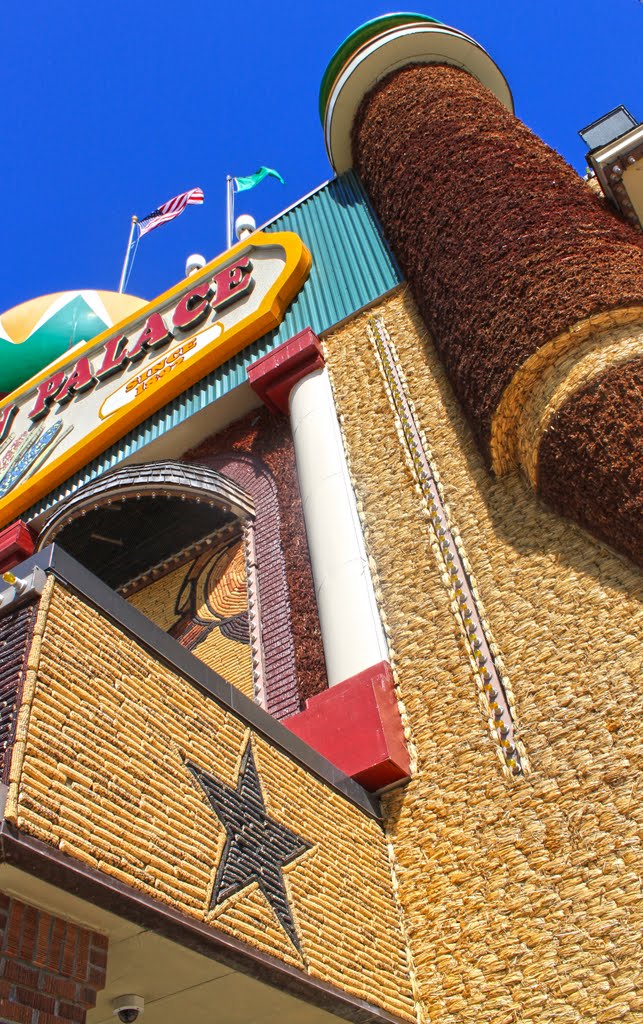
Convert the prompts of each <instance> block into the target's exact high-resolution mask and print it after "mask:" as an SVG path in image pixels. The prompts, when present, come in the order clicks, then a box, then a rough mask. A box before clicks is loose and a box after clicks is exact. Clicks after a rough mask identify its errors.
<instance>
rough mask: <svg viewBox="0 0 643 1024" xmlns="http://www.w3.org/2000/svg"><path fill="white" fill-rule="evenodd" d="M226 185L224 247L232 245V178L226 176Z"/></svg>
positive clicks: (227, 247)
mask: <svg viewBox="0 0 643 1024" xmlns="http://www.w3.org/2000/svg"><path fill="white" fill-rule="evenodd" d="M226 183H227V187H228V191H227V196H226V249H229V248H230V247H231V245H232V222H233V220H234V178H232V177H231V176H230V175H229V174H228V176H227V177H226Z"/></svg>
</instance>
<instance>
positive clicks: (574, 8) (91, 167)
mask: <svg viewBox="0 0 643 1024" xmlns="http://www.w3.org/2000/svg"><path fill="white" fill-rule="evenodd" d="M390 9H391V8H390V7H388V6H387V5H386V4H382V3H381V2H379V0H348V2H347V0H343V2H339V0H326V2H324V0H320V2H319V3H316V4H310V3H290V2H287V3H283V2H282V3H275V2H274V0H273V2H272V3H270V2H268V0H264V2H259V0H246V2H245V3H243V2H239V0H238V2H236V3H226V4H223V3H220V2H219V3H216V2H215V3H196V2H195V0H182V2H174V3H170V2H169V0H89V2H87V0H84V2H81V0H58V2H53V0H30V2H28V3H24V4H19V3H18V0H5V2H4V3H3V4H2V12H1V13H0V29H1V31H0V40H1V41H0V51H1V60H0V83H1V94H2V103H1V107H0V122H1V124H2V140H3V156H2V161H1V164H0V166H1V170H0V176H1V181H2V225H3V231H2V242H3V249H4V259H3V272H2V278H1V281H0V310H6V309H8V308H10V307H11V306H14V305H16V304H17V303H19V302H22V301H24V300H26V299H28V298H32V297H34V296H36V295H42V294H45V293H48V292H54V291H60V290H64V289H67V288H81V287H84V288H104V289H113V290H116V288H117V285H118V278H119V274H120V267H121V263H122V259H123V254H124V249H125V243H126V240H127V233H128V230H129V224H130V219H131V215H132V214H133V213H136V214H138V215H139V216H141V217H142V216H144V215H145V214H147V213H149V212H150V211H151V210H153V209H154V208H155V207H156V206H158V205H159V204H160V203H162V202H164V201H165V200H166V199H169V198H171V197H172V196H174V195H176V194H177V193H179V192H182V191H184V190H186V189H188V188H191V187H193V186H197V185H199V186H201V187H202V188H203V189H204V191H205V195H206V202H205V204H204V205H203V206H202V207H191V208H188V209H187V210H186V211H185V213H184V214H183V215H182V216H181V217H180V218H178V219H177V220H176V221H174V222H172V223H171V224H169V225H166V226H164V227H161V228H159V229H157V230H156V231H154V232H152V233H151V234H150V235H148V236H146V237H145V238H144V239H143V240H142V242H141V245H140V248H139V252H138V256H137V260H136V264H135V266H134V270H133V273H132V276H131V279H130V284H129V288H128V291H130V292H131V293H133V294H138V295H141V296H143V297H146V298H152V297H153V296H154V295H156V294H158V293H159V292H160V291H162V290H163V289H164V288H166V287H168V286H169V285H171V284H172V283H174V282H175V281H177V280H179V279H180V278H181V277H182V276H183V267H184V263H185V257H186V256H187V255H188V253H190V252H195V251H196V252H202V253H204V254H205V255H206V256H207V257H208V258H209V259H210V258H212V257H213V256H215V255H216V254H217V253H218V252H220V251H221V250H222V249H223V248H224V223H225V220H224V218H225V212H224V211H225V206H224V200H225V176H226V174H227V173H230V174H233V175H247V174H251V173H252V172H253V171H255V170H256V169H257V167H258V166H259V165H260V164H267V165H268V166H271V167H275V168H277V169H278V170H279V171H280V172H281V174H282V175H283V176H284V178H285V179H286V186H285V187H284V186H281V185H280V184H279V183H278V182H276V181H274V180H272V179H269V180H267V181H266V182H264V183H263V184H262V185H260V186H259V187H258V188H257V189H255V190H253V191H252V192H246V193H245V194H244V196H243V197H240V199H241V198H243V200H244V202H243V205H241V204H239V208H238V211H237V212H248V213H252V214H253V215H254V216H255V217H256V218H257V221H258V222H259V223H261V222H262V221H264V220H267V219H269V218H271V217H273V216H274V215H275V214H276V213H278V212H279V211H280V210H281V209H283V208H284V207H286V206H289V205H290V204H291V203H293V202H294V201H296V200H297V199H298V198H299V197H300V196H302V195H303V194H305V193H306V192H308V191H310V190H311V189H312V188H314V187H315V186H316V185H318V184H320V183H321V182H322V181H324V180H326V179H327V178H328V177H330V176H331V170H330V167H329V164H328V162H327V159H326V155H325V151H324V145H323V137H322V131H321V127H320V124H319V120H318V115H317V96H318V89H319V83H320V81H321V76H322V74H323V71H324V69H325V67H326V64H327V62H328V60H329V58H330V56H331V55H332V53H333V52H334V50H335V49H336V47H337V46H338V45H339V44H340V43H341V42H342V40H343V39H344V38H345V37H346V36H347V35H348V34H349V33H350V32H351V31H352V30H353V29H355V28H356V27H357V26H358V25H360V24H361V23H362V22H364V21H367V20H368V19H369V18H372V17H375V16H377V15H379V14H384V13H386V12H387V11H389V10H390ZM393 9H395V8H393ZM408 9H409V10H416V11H419V12H421V13H424V14H430V15H432V16H433V17H436V18H438V19H440V20H442V21H444V22H446V23H447V24H451V25H454V26H456V27H457V28H460V29H462V30H463V31H465V32H467V33H468V34H469V35H472V36H474V38H475V39H477V40H478V42H480V43H481V44H482V45H483V46H484V47H485V48H486V49H487V50H488V51H489V52H490V54H491V56H492V57H493V58H494V59H495V60H496V62H497V63H498V64H499V65H500V67H501V69H502V70H503V72H504V73H505V75H506V77H507V79H508V81H509V84H510V86H511V88H512V90H513V94H514V98H515V102H516V111H517V113H518V115H519V116H520V117H521V118H522V119H523V120H524V121H526V123H527V124H528V125H529V126H530V127H531V128H533V129H534V130H535V131H536V132H537V133H538V134H539V135H541V136H542V137H543V138H544V139H545V140H546V141H547V142H548V143H550V144H551V145H552V146H554V148H556V149H557V150H558V151H559V152H561V153H562V154H563V155H564V156H565V157H566V158H567V159H568V160H569V161H570V162H571V163H572V164H573V165H574V166H575V167H576V168H577V169H578V170H581V171H582V169H583V168H584V158H583V153H584V149H583V145H582V143H581V141H580V139H579V138H578V136H577V134H576V132H577V130H578V129H579V128H582V127H584V126H585V125H586V124H588V123H589V122H590V121H593V120H594V119H595V118H597V117H599V116H600V115H601V114H603V113H606V112H607V111H608V110H609V109H611V108H612V107H614V106H616V105H618V104H619V103H624V104H625V105H626V106H627V107H629V109H630V110H631V111H632V113H633V114H634V115H635V117H637V118H638V119H639V120H643V86H642V82H643V75H642V74H641V52H642V50H643V46H642V43H643V3H642V2H641V0H585V2H581V0H542V2H539V3H536V2H532V0H513V2H509V0H495V2H491V3H482V2H480V0H435V2H432V3H431V4H430V5H429V4H425V3H423V2H418V3H415V4H413V5H412V6H410V7H409V8H408Z"/></svg>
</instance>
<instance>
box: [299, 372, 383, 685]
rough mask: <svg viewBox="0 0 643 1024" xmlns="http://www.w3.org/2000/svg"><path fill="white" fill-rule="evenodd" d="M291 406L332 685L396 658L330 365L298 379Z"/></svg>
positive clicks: (313, 568) (314, 577)
mask: <svg viewBox="0 0 643 1024" xmlns="http://www.w3.org/2000/svg"><path fill="white" fill-rule="evenodd" d="M289 405H290V424H291V428H292V434H293V439H294V445H295V456H296V459H297V472H298V475H299V487H300V491H301V499H302V504H303V510H304V521H305V523H306V533H307V535H308V547H309V550H310V560H311V563H312V571H313V580H314V583H315V593H316V595H317V607H318V609H319V622H320V626H321V633H322V642H323V645H324V655H325V658H326V669H327V672H328V683H329V685H330V686H334V685H336V684H337V683H342V682H343V681H344V680H345V679H349V678H350V677H351V676H354V675H356V674H357V673H358V672H362V671H363V670H364V669H367V668H370V667H371V666H372V665H376V664H378V663H379V662H381V661H388V649H387V644H386V638H385V636H384V630H383V629H382V623H381V620H380V615H379V611H378V608H377V603H376V601H375V593H374V591H373V583H372V580H371V574H370V570H369V566H368V560H367V557H366V550H365V547H364V537H363V534H362V528H361V524H360V521H359V517H358V514H357V507H356V504H355V495H354V493H353V487H352V484H351V481H350V477H349V475H348V467H347V465H346V458H345V456H344V448H343V445H342V438H341V434H340V430H339V424H338V422H337V414H336V412H335V404H334V402H333V395H332V391H331V387H330V382H329V380H328V374H327V372H326V370H325V369H321V370H315V372H314V373H311V374H309V376H307V377H304V378H303V379H302V380H300V381H298V382H297V383H296V384H295V385H294V386H293V388H292V390H291V392H290V400H289ZM294 611H295V612H296V609H294Z"/></svg>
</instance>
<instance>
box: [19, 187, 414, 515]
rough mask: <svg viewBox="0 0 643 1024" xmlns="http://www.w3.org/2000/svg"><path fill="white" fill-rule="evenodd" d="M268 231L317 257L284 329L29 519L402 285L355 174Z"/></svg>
mask: <svg viewBox="0 0 643 1024" xmlns="http://www.w3.org/2000/svg"><path fill="white" fill-rule="evenodd" d="M263 227H264V230H265V231H268V232H270V231H294V232H295V233H296V234H298V235H299V237H300V238H301V239H302V240H303V241H304V242H305V244H306V245H307V246H308V248H309V249H310V251H311V253H312V257H313V265H312V269H311V272H310V276H309V278H308V280H307V281H306V283H305V285H304V287H303V288H302V290H301V291H300V293H299V295H298V296H297V297H296V299H295V300H294V302H293V303H292V304H291V306H290V307H289V309H288V311H287V312H286V315H285V317H284V319H283V320H282V322H281V324H280V325H279V327H278V328H277V329H276V330H274V331H271V332H270V333H269V334H266V335H264V337H263V338H260V340H259V341H256V342H255V343H254V344H252V345H249V346H248V347H247V348H245V349H244V350H243V351H242V352H239V353H238V354H237V355H236V356H234V357H233V358H232V359H230V360H228V362H227V363H224V364H223V366H220V367H219V368H218V369H216V370H214V371H213V372H212V373H211V374H208V376H207V377H204V378H203V380H201V381H199V382H198V383H197V384H194V385H193V386H192V387H191V388H188V390H187V391H185V392H183V394H182V395H179V396H178V397H177V398H175V399H174V400H173V401H172V402H170V403H169V404H168V405H166V406H165V407H164V408H163V409H160V410H159V411H158V412H156V413H154V415H153V416H150V417H149V419H147V420H145V422H144V423H142V424H141V425H140V426H138V427H136V428H135V429H134V430H132V431H130V433H129V434H127V435H126V436H125V437H123V438H122V439H121V440H120V441H118V442H117V443H116V444H114V445H112V446H111V447H110V448H108V449H107V451H105V452H103V454H102V455H100V456H99V457H98V458H97V459H94V460H93V461H92V462H90V463H89V464H88V465H87V466H85V468H84V469H83V470H81V471H80V472H79V473H76V474H75V475H74V476H73V477H70V478H69V480H67V481H66V482H65V483H64V484H63V485H62V486H61V487H58V488H57V489H56V490H55V491H52V492H51V494H49V495H48V496H47V497H46V498H45V499H43V500H42V501H40V502H38V504H37V505H34V506H33V507H32V508H31V509H30V510H29V512H28V513H26V516H27V517H28V518H32V517H33V516H36V515H40V513H42V512H44V511H45V510H46V509H48V508H50V507H51V506H52V505H53V504H55V503H56V502H58V501H60V500H61V499H62V498H64V497H66V496H67V495H68V494H71V493H72V492H73V491H75V490H77V489H78V488H79V487H81V486H82V485H83V484H85V483H88V482H89V481H90V480H94V479H96V477H98V476H101V475H102V474H103V473H105V472H107V470H109V469H113V468H114V467H115V466H117V465H118V464H119V463H120V462H122V461H123V459H126V458H128V457H129V456H130V455H133V454H134V452H137V451H139V450H140V449H141V448H143V447H144V446H145V445H147V444H150V442H152V441H155V440H156V439H157V438H158V437H161V436H162V435H163V434H165V433H167V431H169V430H171V429H172V428H173V427H176V426H178V424H179V423H183V422H184V420H186V419H188V418H189V417H190V416H193V415H194V414H195V413H197V412H200V410H201V409H204V408H205V407H206V406H208V405H211V404H212V402H216V401H217V399H219V398H222V397H223V396H224V395H226V394H227V393H228V392H229V391H232V390H233V389H234V388H236V387H238V386H239V385H240V384H244V383H245V381H246V370H247V368H248V366H249V365H250V364H251V363H253V362H254V361H255V359H258V358H259V356H263V355H266V353H268V352H271V351H272V350H273V349H275V348H277V346H278V345H281V344H282V342H284V341H287V340H288V339H289V338H292V336H293V335H294V334H297V333H298V332H299V331H302V330H303V329H304V328H305V327H311V328H312V329H313V331H314V332H315V333H316V334H321V333H322V332H323V331H327V330H328V329H329V328H330V327H333V325H334V324H336V323H338V322H339V321H340V320H343V319H344V318H345V317H347V316H350V315H351V313H355V312H356V310H358V309H361V308H362V306H366V305H367V304H368V303H369V302H373V301H374V300H375V299H377V298H378V297H379V296H380V295H383V294H384V293H385V292H387V291H389V290H390V289H391V288H394V287H395V285H397V284H399V283H400V281H402V279H403V278H402V274H401V271H400V269H399V267H398V265H397V263H396V262H395V258H394V256H393V255H392V253H391V251H390V249H389V247H388V245H387V243H386V241H385V239H384V236H383V233H382V230H381V228H380V226H379V223H378V221H377V219H376V217H375V214H374V212H373V210H372V208H371V205H370V203H369V201H368V198H367V197H366V194H365V192H364V190H363V188H362V186H361V184H360V181H359V179H358V178H357V176H356V175H355V174H354V172H353V171H348V172H347V173H346V174H342V175H341V176H340V177H338V178H333V180H332V181H329V182H327V183H326V184H325V185H322V186H321V187H320V188H319V189H317V190H316V191H314V192H312V193H311V194H310V195H309V196H305V197H304V198H303V199H301V200H300V201H299V202H298V203H296V204H295V205H294V206H292V207H291V208H290V209H288V210H286V211H284V213H281V214H280V215H279V216H278V217H276V218H275V220H273V221H271V222H270V223H269V224H265V225H264V226H263Z"/></svg>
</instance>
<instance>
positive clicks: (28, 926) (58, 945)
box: [0, 894, 107, 1024]
mask: <svg viewBox="0 0 643 1024" xmlns="http://www.w3.org/2000/svg"><path fill="white" fill-rule="evenodd" d="M0 936H1V939H0V1022H1V1024H5V1022H12V1024H13V1022H17V1024H21V1022H23V1021H24V1022H25V1024H69V1021H74V1022H77V1024H84V1021H85V1018H86V1014H87V1010H89V1009H91V1007H93V1006H95V1004H96V993H97V992H99V991H100V989H102V988H103V987H104V985H105V972H106V965H107V939H106V938H105V937H104V936H102V935H99V934H98V933H97V932H91V931H88V930H87V929H86V928H81V927H80V926H79V925H77V924H72V923H71V922H70V921H63V920H61V918H58V917H54V916H53V915H51V914H48V913H46V912H45V911H44V910H38V909H37V908H36V907H31V906H29V905H28V904H27V903H22V902H21V901H20V900H17V899H13V898H12V897H9V896H5V895H3V894H0Z"/></svg>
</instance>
